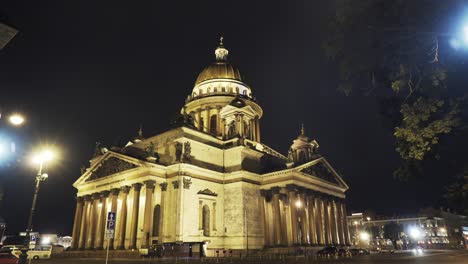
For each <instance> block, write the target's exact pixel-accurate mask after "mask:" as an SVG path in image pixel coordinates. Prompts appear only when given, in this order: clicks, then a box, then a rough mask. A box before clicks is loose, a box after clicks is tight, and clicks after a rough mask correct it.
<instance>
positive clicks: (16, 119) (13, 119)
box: [8, 114, 24, 126]
mask: <svg viewBox="0 0 468 264" xmlns="http://www.w3.org/2000/svg"><path fill="white" fill-rule="evenodd" d="M8 121H9V122H10V123H11V124H12V125H14V126H20V125H22V124H23V123H24V117H23V116H22V115H20V114H12V115H11V116H10V117H9V118H8Z"/></svg>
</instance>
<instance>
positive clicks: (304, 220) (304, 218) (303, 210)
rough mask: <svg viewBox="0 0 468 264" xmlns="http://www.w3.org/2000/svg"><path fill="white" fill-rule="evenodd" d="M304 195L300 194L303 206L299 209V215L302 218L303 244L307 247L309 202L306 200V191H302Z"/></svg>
mask: <svg viewBox="0 0 468 264" xmlns="http://www.w3.org/2000/svg"><path fill="white" fill-rule="evenodd" d="M301 192H302V193H301V194H299V199H300V201H301V206H300V207H299V208H298V211H299V215H300V218H301V230H302V232H301V241H300V242H301V244H303V245H305V244H307V243H308V241H307V234H308V231H307V229H308V222H307V215H306V210H307V202H306V200H305V195H304V193H303V192H304V190H302V191H301Z"/></svg>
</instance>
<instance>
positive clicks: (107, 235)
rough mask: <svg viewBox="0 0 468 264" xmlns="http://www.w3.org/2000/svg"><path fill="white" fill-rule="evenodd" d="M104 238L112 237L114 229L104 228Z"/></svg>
mask: <svg viewBox="0 0 468 264" xmlns="http://www.w3.org/2000/svg"><path fill="white" fill-rule="evenodd" d="M106 238H107V239H112V238H114V230H106Z"/></svg>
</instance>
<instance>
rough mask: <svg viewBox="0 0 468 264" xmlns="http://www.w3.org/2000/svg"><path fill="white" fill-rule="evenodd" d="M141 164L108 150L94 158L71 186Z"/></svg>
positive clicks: (124, 170)
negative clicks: (90, 164)
mask: <svg viewBox="0 0 468 264" xmlns="http://www.w3.org/2000/svg"><path fill="white" fill-rule="evenodd" d="M140 166H141V162H140V161H138V160H137V159H135V158H132V157H128V156H126V155H123V154H120V153H116V152H113V151H108V152H106V153H105V154H104V155H102V156H100V157H98V158H96V160H95V161H94V162H93V165H92V166H91V167H90V168H89V169H86V171H85V172H84V173H83V174H82V175H81V176H80V178H78V180H76V182H75V183H74V184H73V186H75V187H76V186H78V185H80V184H83V183H86V182H90V181H94V180H98V179H101V178H104V177H108V176H111V175H114V174H118V173H122V172H126V171H129V170H132V169H135V168H138V167H140Z"/></svg>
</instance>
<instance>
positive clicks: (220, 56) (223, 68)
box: [195, 37, 242, 85]
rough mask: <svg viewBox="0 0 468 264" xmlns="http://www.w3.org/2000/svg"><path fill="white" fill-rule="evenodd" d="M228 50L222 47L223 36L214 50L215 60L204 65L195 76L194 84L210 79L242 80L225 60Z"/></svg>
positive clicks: (236, 70) (235, 69) (237, 72)
mask: <svg viewBox="0 0 468 264" xmlns="http://www.w3.org/2000/svg"><path fill="white" fill-rule="evenodd" d="M228 54H229V51H228V50H227V49H226V48H224V45H223V37H221V38H220V43H219V46H218V47H217V48H216V50H215V55H216V62H215V63H213V64H211V65H210V66H208V67H206V68H205V69H204V70H203V71H202V72H201V73H200V74H199V75H198V77H197V80H196V81H195V85H197V84H199V83H201V82H204V81H206V80H211V79H230V80H237V81H240V82H241V81H242V78H241V75H240V72H239V70H238V69H237V68H236V67H234V66H232V65H231V64H230V63H229V62H228V61H227V56H228Z"/></svg>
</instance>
